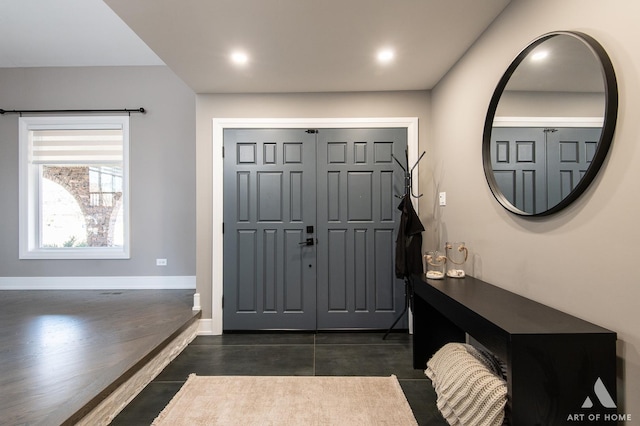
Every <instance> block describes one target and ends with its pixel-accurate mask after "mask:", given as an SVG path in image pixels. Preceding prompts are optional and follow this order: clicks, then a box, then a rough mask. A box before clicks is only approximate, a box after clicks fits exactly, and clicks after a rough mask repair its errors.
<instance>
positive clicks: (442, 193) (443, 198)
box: [439, 192, 447, 206]
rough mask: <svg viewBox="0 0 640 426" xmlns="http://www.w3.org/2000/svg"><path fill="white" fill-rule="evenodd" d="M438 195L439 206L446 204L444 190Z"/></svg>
mask: <svg viewBox="0 0 640 426" xmlns="http://www.w3.org/2000/svg"><path fill="white" fill-rule="evenodd" d="M439 196H440V205H441V206H446V205H447V193H446V192H441V193H440V194H439Z"/></svg>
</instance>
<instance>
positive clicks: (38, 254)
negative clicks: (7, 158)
mask: <svg viewBox="0 0 640 426" xmlns="http://www.w3.org/2000/svg"><path fill="white" fill-rule="evenodd" d="M53 129H68V130H75V129H122V135H123V158H122V160H123V161H122V192H123V194H122V197H123V198H122V202H123V222H124V223H123V225H124V226H123V227H124V240H123V246H122V247H73V248H71V247H65V248H42V247H40V235H41V233H40V222H41V221H40V214H41V213H40V210H41V209H40V207H41V202H40V201H41V194H40V186H41V183H40V175H39V172H38V166H37V165H33V164H31V161H30V155H31V153H30V150H31V147H30V143H29V132H30V131H32V130H53ZM18 141H19V201H18V202H19V231H18V233H19V244H18V245H19V258H20V259H129V258H130V240H129V116H68V117H67V116H62V117H61V116H55V117H48V116H47V117H45V116H33V117H20V119H19V132H18Z"/></svg>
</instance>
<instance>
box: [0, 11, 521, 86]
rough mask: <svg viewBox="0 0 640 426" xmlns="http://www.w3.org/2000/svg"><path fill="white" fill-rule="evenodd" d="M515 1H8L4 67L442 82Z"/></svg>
mask: <svg viewBox="0 0 640 426" xmlns="http://www.w3.org/2000/svg"><path fill="white" fill-rule="evenodd" d="M509 1H510V0H136V1H131V0H104V2H103V1H102V0H0V11H1V12H2V14H1V15H0V67H48V66H111V65H161V64H163V63H165V64H166V65H168V66H169V67H170V68H171V69H172V70H173V71H174V72H175V73H176V74H177V75H178V76H179V77H180V78H181V79H183V80H184V81H185V82H186V83H187V84H188V85H189V86H190V87H191V88H192V89H193V90H194V91H195V92H197V93H247V92H255V93H260V92H331V91H378V90H423V89H431V88H432V87H433V86H434V85H435V84H437V82H438V81H439V80H440V79H441V78H442V76H443V75H444V74H445V73H446V72H447V71H448V70H449V69H450V68H451V67H452V66H453V65H454V64H455V62H456V61H457V60H458V59H459V58H460V57H461V56H462V55H463V54H464V53H465V51H466V50H467V49H468V48H469V47H470V46H471V45H472V44H473V43H474V41H475V40H476V39H477V38H478V37H479V36H480V35H481V34H482V32H483V31H484V30H485V29H486V28H487V26H489V25H490V24H491V22H492V21H493V20H494V19H495V17H496V16H497V15H498V14H499V13H500V12H501V11H502V10H503V9H504V7H506V5H507V4H508V3H509ZM105 3H106V4H105ZM107 5H108V6H107ZM114 11H115V13H114ZM125 23H126V24H125ZM136 34H137V35H136ZM147 46H148V47H147ZM382 47H388V48H392V49H394V50H395V59H394V60H393V61H392V62H391V63H389V64H386V65H380V64H379V63H377V61H376V58H375V56H376V52H377V50H378V49H380V48H382ZM149 48H150V49H149ZM233 49H243V50H245V51H246V52H247V54H248V55H249V61H248V63H247V64H246V65H245V66H243V67H237V66H234V65H233V64H231V63H230V61H229V55H230V54H231V51H232V50H233ZM154 52H155V53H154Z"/></svg>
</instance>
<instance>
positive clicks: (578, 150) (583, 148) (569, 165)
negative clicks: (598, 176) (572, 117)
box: [547, 127, 602, 207]
mask: <svg viewBox="0 0 640 426" xmlns="http://www.w3.org/2000/svg"><path fill="white" fill-rule="evenodd" d="M554 130H555V131H554V132H548V133H547V157H548V160H547V161H548V170H549V207H552V206H555V205H556V204H558V203H559V202H560V201H562V200H563V199H564V198H565V197H566V196H567V195H569V193H570V192H571V191H573V189H574V188H575V187H576V185H577V184H578V182H580V180H581V179H582V176H584V174H585V172H586V171H587V168H588V167H589V165H590V164H591V160H592V159H593V156H594V154H595V150H596V147H597V146H598V141H599V140H600V133H602V131H601V129H600V128H572V127H561V128H558V129H554Z"/></svg>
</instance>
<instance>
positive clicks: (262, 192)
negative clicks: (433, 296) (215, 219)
mask: <svg viewBox="0 0 640 426" xmlns="http://www.w3.org/2000/svg"><path fill="white" fill-rule="evenodd" d="M224 146H225V159H224V168H225V170H224V178H225V182H224V222H225V232H224V324H223V328H224V329H225V330H227V331H230V330H264V329H300V330H316V329H354V328H360V329H362V328H369V329H372V328H377V329H385V328H387V327H389V326H390V325H391V323H393V321H394V320H395V319H396V317H397V315H399V313H400V312H401V311H402V310H403V308H404V304H405V299H404V283H403V282H402V281H401V280H398V279H396V278H395V273H394V271H395V269H394V264H395V259H394V257H395V250H394V247H395V239H396V238H395V236H396V232H397V230H396V229H397V224H398V223H399V218H400V212H399V211H398V210H397V204H398V203H399V202H400V200H399V199H397V198H395V197H394V195H401V194H402V192H403V188H404V180H403V174H402V173H401V170H400V169H399V167H398V166H397V164H396V163H395V162H394V161H393V158H392V156H391V155H392V154H393V155H395V156H396V158H399V159H402V158H405V149H406V146H407V131H406V129H320V130H319V131H318V133H316V134H309V133H306V132H305V131H304V130H302V129H279V130H276V129H235V130H233V129H227V130H225V133H224ZM316 216H317V217H316ZM316 219H317V220H316ZM307 241H310V244H311V245H307V244H308V243H307ZM316 242H317V244H316ZM399 326H405V327H406V326H407V323H406V318H405V319H404V323H401V324H399Z"/></svg>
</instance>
